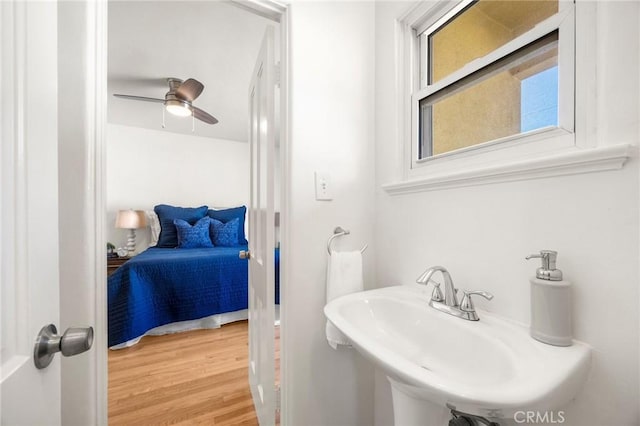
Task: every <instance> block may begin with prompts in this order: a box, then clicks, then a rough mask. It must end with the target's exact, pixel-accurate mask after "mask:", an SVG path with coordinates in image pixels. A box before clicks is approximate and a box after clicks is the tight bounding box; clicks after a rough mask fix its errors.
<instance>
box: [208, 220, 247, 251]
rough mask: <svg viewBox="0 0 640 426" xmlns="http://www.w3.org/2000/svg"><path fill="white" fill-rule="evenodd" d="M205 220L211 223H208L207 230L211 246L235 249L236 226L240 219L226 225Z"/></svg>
mask: <svg viewBox="0 0 640 426" xmlns="http://www.w3.org/2000/svg"><path fill="white" fill-rule="evenodd" d="M207 219H209V220H210V221H211V222H209V223H210V225H209V229H210V232H211V241H213V245H215V246H220V247H235V246H237V245H238V226H239V224H240V219H238V218H235V219H233V220H230V221H229V222H227V223H222V222H220V221H219V220H216V219H211V218H207Z"/></svg>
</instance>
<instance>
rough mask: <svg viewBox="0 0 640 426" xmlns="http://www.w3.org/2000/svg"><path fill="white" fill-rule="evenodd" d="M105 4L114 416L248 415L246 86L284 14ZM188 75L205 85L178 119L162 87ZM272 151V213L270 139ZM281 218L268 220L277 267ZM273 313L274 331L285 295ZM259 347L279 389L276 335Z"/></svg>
mask: <svg viewBox="0 0 640 426" xmlns="http://www.w3.org/2000/svg"><path fill="white" fill-rule="evenodd" d="M108 8H109V13H108V14H109V16H108V23H109V24H108V39H109V43H108V45H109V48H108V64H109V65H108V120H107V125H106V128H107V131H106V139H105V151H106V180H105V187H106V188H105V189H106V196H105V199H106V203H105V207H106V212H105V214H106V219H107V220H106V223H107V229H106V234H105V235H106V238H107V241H108V242H110V243H111V244H112V245H113V246H114V249H115V250H114V251H115V252H116V253H115V254H116V256H118V255H120V256H118V257H116V256H114V257H111V258H109V259H108V260H107V264H108V274H109V278H108V279H107V289H108V291H107V292H108V308H107V311H108V317H109V336H108V338H109V347H110V348H111V349H109V354H108V371H109V390H108V398H109V413H108V417H109V423H110V424H135V423H169V422H170V423H174V422H185V423H190V422H193V421H202V422H205V423H207V422H210V423H213V422H214V421H215V423H216V424H217V423H220V424H244V423H246V424H256V423H257V417H256V413H255V411H254V402H255V401H256V398H257V397H259V398H261V399H262V398H263V393H264V389H261V391H260V392H258V393H259V396H257V392H256V391H255V389H253V390H252V389H250V384H249V380H248V375H249V374H250V368H253V367H252V366H250V364H251V362H250V354H249V351H248V349H249V348H248V346H249V340H248V334H249V328H250V327H251V326H250V324H249V323H248V317H250V315H249V310H250V306H248V305H249V303H248V300H249V296H250V295H249V285H248V284H249V282H248V280H249V279H251V277H250V276H249V274H248V263H249V262H248V261H247V259H246V258H245V259H241V258H240V256H239V255H240V252H243V251H246V250H247V248H248V247H252V244H253V241H252V240H251V238H250V237H249V235H250V232H249V231H250V227H251V226H252V223H255V221H253V220H252V215H256V214H257V213H256V212H255V211H253V210H252V209H254V208H255V207H256V206H255V203H254V202H252V200H251V196H250V187H251V185H252V183H251V182H250V179H251V176H252V172H251V170H252V166H251V154H250V146H249V145H250V144H249V140H248V138H249V133H250V132H249V131H248V129H249V128H250V112H249V110H250V107H249V102H248V96H247V95H248V94H247V91H248V88H249V82H250V81H251V78H252V72H254V65H255V63H256V58H257V57H258V56H259V52H260V49H261V42H262V38H263V34H264V33H265V31H266V30H267V29H268V28H273V29H274V31H273V33H274V34H275V35H276V42H275V43H274V45H275V46H276V50H275V60H276V61H277V59H278V56H279V52H278V47H279V46H280V43H279V42H278V41H277V37H278V35H279V33H280V31H279V24H278V23H277V22H274V21H273V20H271V19H268V18H265V17H264V16H261V14H258V13H255V11H248V10H246V8H239V7H237V5H236V4H234V3H227V2H213V1H212V2H187V3H185V2H109V6H108ZM169 79H177V80H169ZM189 79H193V80H195V81H197V82H200V83H202V85H203V86H204V87H203V89H202V90H201V91H200V93H199V94H198V95H197V96H193V94H194V92H190V91H188V93H189V94H190V97H189V98H188V99H186V100H187V101H188V103H189V105H188V107H190V108H192V109H191V114H193V117H191V116H187V117H176V116H174V115H172V114H171V112H170V111H169V108H167V107H168V105H167V102H168V101H167V99H168V98H167V97H170V96H171V92H172V90H174V89H175V90H177V91H180V85H181V84H191V83H188V82H189V81H190V80H189ZM193 84H195V83H193ZM175 90H174V91H175ZM114 94H122V95H126V96H127V97H119V98H117V97H114V96H113V95H114ZM133 97H143V98H147V99H146V100H145V99H143V100H140V99H135V98H133ZM149 98H150V99H159V100H160V101H152V100H151V101H150V100H149ZM163 100H164V102H163ZM179 100H180V101H183V100H185V99H179ZM171 101H173V99H171ZM276 105H277V102H276ZM194 108H197V109H194ZM274 110H275V112H278V111H279V109H278V108H277V107H276V108H275V109H274ZM194 111H205V112H206V113H208V114H210V115H211V116H213V117H215V119H216V120H218V123H216V124H208V123H206V122H205V121H206V120H205V121H200V120H198V119H199V118H202V117H203V116H202V115H201V114H199V113H197V112H194ZM205 118H206V116H205ZM209 121H211V120H209ZM279 121H280V120H279V114H277V113H276V114H275V117H274V123H270V125H269V127H270V128H273V129H275V131H276V134H275V141H276V142H277V141H278V140H279V135H278V134H277V132H278V131H279V129H280V126H279ZM273 158H274V161H273V163H272V164H270V165H269V167H271V168H272V171H273V172H274V181H273V182H272V183H270V184H271V185H273V187H272V190H273V193H274V196H275V199H274V203H273V204H272V208H273V210H275V211H276V212H278V210H279V206H280V202H279V194H280V191H279V190H278V188H279V187H280V176H281V175H280V173H279V170H280V167H279V161H277V160H279V158H280V155H279V148H278V144H277V143H276V144H275V156H274V157H273ZM247 213H248V214H247ZM260 217H263V216H260ZM275 218H276V219H277V220H273V221H272V222H271V223H270V224H269V227H271V228H273V229H272V235H274V236H276V239H275V241H274V244H273V245H272V249H273V250H274V256H273V257H274V260H276V261H277V262H276V263H275V264H274V271H278V264H279V243H278V237H277V236H278V235H279V214H275ZM182 221H183V222H182ZM205 237H206V238H205ZM207 238H208V239H209V241H208V242H207V240H206V239H207ZM247 239H249V241H247ZM210 246H213V247H210ZM176 247H177V248H176ZM252 250H253V249H252ZM212 251H216V254H215V255H213V254H212V253H211V252H212ZM277 278H279V274H277V275H276V274H274V281H276V284H275V289H274V295H273V296H274V299H275V301H276V303H278V304H279V286H278V285H277ZM274 312H275V317H276V318H275V321H274V322H272V324H273V327H274V328H275V330H274V332H273V335H275V336H276V339H278V336H279V315H278V314H279V305H277V306H274ZM259 320H260V318H255V317H251V321H259ZM267 347H270V348H271V349H270V350H271V351H273V353H271V358H272V359H275V364H274V365H272V367H273V370H274V372H275V373H274V377H275V380H274V383H273V387H274V389H277V388H278V386H279V381H280V380H279V371H280V369H279V362H278V361H279V351H278V350H277V349H274V347H275V348H278V347H279V345H278V343H277V342H275V343H274V342H273V341H272V342H271V345H270V346H267ZM270 394H274V395H275V394H276V391H275V390H274V391H273V392H270ZM277 399H278V398H277V397H275V398H274V400H277ZM275 406H276V407H277V404H275ZM272 414H273V416H274V418H277V415H276V414H275V413H272Z"/></svg>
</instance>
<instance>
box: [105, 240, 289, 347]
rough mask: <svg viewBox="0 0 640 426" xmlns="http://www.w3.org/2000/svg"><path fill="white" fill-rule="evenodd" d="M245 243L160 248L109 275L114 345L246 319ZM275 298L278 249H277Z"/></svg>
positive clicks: (140, 256)
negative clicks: (228, 245) (237, 244)
mask: <svg viewBox="0 0 640 426" xmlns="http://www.w3.org/2000/svg"><path fill="white" fill-rule="evenodd" d="M246 249H247V247H246V246H238V247H213V248H191V249H177V248H155V247H151V248H149V249H147V250H145V251H144V252H142V253H140V254H139V255H137V256H135V257H134V258H132V259H131V260H129V261H128V262H127V263H125V264H124V265H122V266H121V267H120V268H119V269H118V270H116V271H115V272H114V273H113V274H112V275H111V276H110V277H109V280H108V300H109V347H110V348H112V349H120V348H123V347H127V346H131V345H133V344H135V343H137V341H138V340H139V339H140V338H141V337H142V336H144V335H146V334H166V333H172V332H178V331H184V330H188V329H195V328H213V327H218V326H220V325H222V324H225V323H228V322H232V321H238V320H241V319H246V318H247V307H248V262H247V260H245V259H240V258H239V257H238V252H239V251H240V250H246ZM275 257H276V264H275V266H276V268H275V269H276V277H275V278H276V291H275V297H276V303H279V257H280V256H279V250H277V249H276V253H275Z"/></svg>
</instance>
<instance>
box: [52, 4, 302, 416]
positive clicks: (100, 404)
mask: <svg viewBox="0 0 640 426" xmlns="http://www.w3.org/2000/svg"><path fill="white" fill-rule="evenodd" d="M87 3H88V4H89V6H88V8H87V15H86V19H87V22H86V23H87V43H88V46H89V47H90V49H89V51H91V52H92V56H91V57H90V58H89V61H88V66H87V74H88V75H87V80H88V82H87V92H88V97H89V99H88V101H87V104H88V106H89V108H90V109H91V110H90V111H87V115H86V118H87V123H86V124H87V127H86V128H87V129H88V131H87V136H88V138H87V139H86V143H87V152H88V153H89V154H88V157H89V158H87V161H88V163H89V176H88V182H87V185H86V187H85V188H87V190H88V191H89V193H88V194H87V195H88V199H89V200H90V202H89V206H88V210H89V211H88V212H87V214H88V217H89V219H90V220H91V219H93V223H94V224H95V227H94V228H95V233H93V234H89V235H87V246H88V247H94V248H95V253H94V254H95V256H94V257H93V258H92V259H91V258H89V257H86V258H85V259H83V260H84V261H87V262H90V263H93V265H86V266H87V267H88V269H90V270H91V271H92V274H93V277H90V278H93V279H91V280H90V282H95V283H96V286H97V288H98V289H99V290H98V291H96V303H95V316H96V317H95V320H96V321H95V323H94V324H95V332H96V338H95V349H94V351H93V353H94V354H95V355H94V356H95V357H96V360H95V362H96V371H95V375H96V376H95V377H96V380H95V384H96V389H95V390H93V391H95V395H96V399H95V401H96V422H95V423H96V424H97V425H107V418H108V409H107V408H108V407H107V392H108V371H107V351H108V347H107V279H106V274H105V270H106V248H105V247H106V243H107V239H106V229H107V228H106V226H107V223H106V222H107V221H106V210H105V209H106V203H105V198H106V167H105V164H106V154H105V148H106V127H107V116H106V110H107V38H108V37H107V35H108V23H107V17H108V7H107V5H108V4H107V1H106V0H100V1H98V2H91V1H88V2H87ZM231 3H232V4H234V5H236V6H239V7H242V8H243V9H245V10H248V11H250V12H253V13H256V14H258V15H260V16H263V17H266V18H268V19H271V20H274V21H276V22H279V23H280V79H279V80H280V158H281V165H282V167H281V182H280V185H281V191H280V194H281V195H280V197H281V201H280V203H281V204H280V229H281V233H280V241H281V244H282V248H281V250H280V254H281V257H280V259H281V260H280V291H281V294H280V300H281V304H282V301H283V300H284V301H286V300H288V297H287V293H289V290H288V289H289V288H290V286H289V285H288V277H289V273H288V272H289V271H288V262H287V261H286V259H287V252H288V247H289V237H288V232H287V230H288V229H289V227H288V218H289V214H288V210H289V209H288V206H289V184H288V181H289V135H290V127H289V123H290V112H289V102H290V98H289V87H290V85H289V84H290V82H289V76H290V73H289V46H290V40H289V19H290V11H289V5H288V4H285V3H281V2H279V1H275V0H231ZM91 168H93V170H91ZM92 172H93V173H92ZM287 312H288V309H287V308H286V304H282V305H281V310H280V327H281V328H280V339H281V345H282V346H281V347H283V348H284V347H286V345H285V342H286V341H287V327H286V324H288V321H287ZM280 374H281V419H280V421H281V424H282V425H286V424H287V423H288V422H287V418H288V415H287V413H288V410H287V400H288V398H287V388H288V386H286V384H287V382H288V380H287V377H288V376H287V354H286V352H284V351H282V352H281V359H280ZM63 391H64V389H63ZM90 391H91V390H90ZM63 409H64V407H63ZM67 409H73V407H68V408H67Z"/></svg>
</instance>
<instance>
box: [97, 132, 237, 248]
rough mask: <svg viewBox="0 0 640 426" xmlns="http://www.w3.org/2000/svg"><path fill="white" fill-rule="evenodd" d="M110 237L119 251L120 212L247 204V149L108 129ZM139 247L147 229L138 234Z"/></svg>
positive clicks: (179, 136) (221, 142)
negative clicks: (117, 225) (167, 206)
mask: <svg viewBox="0 0 640 426" xmlns="http://www.w3.org/2000/svg"><path fill="white" fill-rule="evenodd" d="M106 151H107V238H108V241H110V242H111V243H113V244H114V245H116V247H120V246H122V245H124V244H125V243H126V240H127V231H126V230H123V229H116V228H115V227H114V224H115V217H116V213H117V212H118V210H120V209H128V208H133V209H136V210H152V209H153V206H155V205H156V204H171V205H176V206H183V207H197V206H201V205H205V204H206V205H208V206H210V207H233V206H239V205H247V204H248V202H249V144H248V143H245V142H236V141H228V140H224V139H212V138H206V137H200V136H191V135H182V134H177V133H169V132H164V131H161V130H149V129H143V128H140V127H130V126H121V125H116V124H109V125H108V128H107V148H106ZM136 235H137V240H136V241H137V248H138V250H142V248H143V247H147V245H148V243H149V229H148V228H147V229H140V230H138V231H137V234H136Z"/></svg>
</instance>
